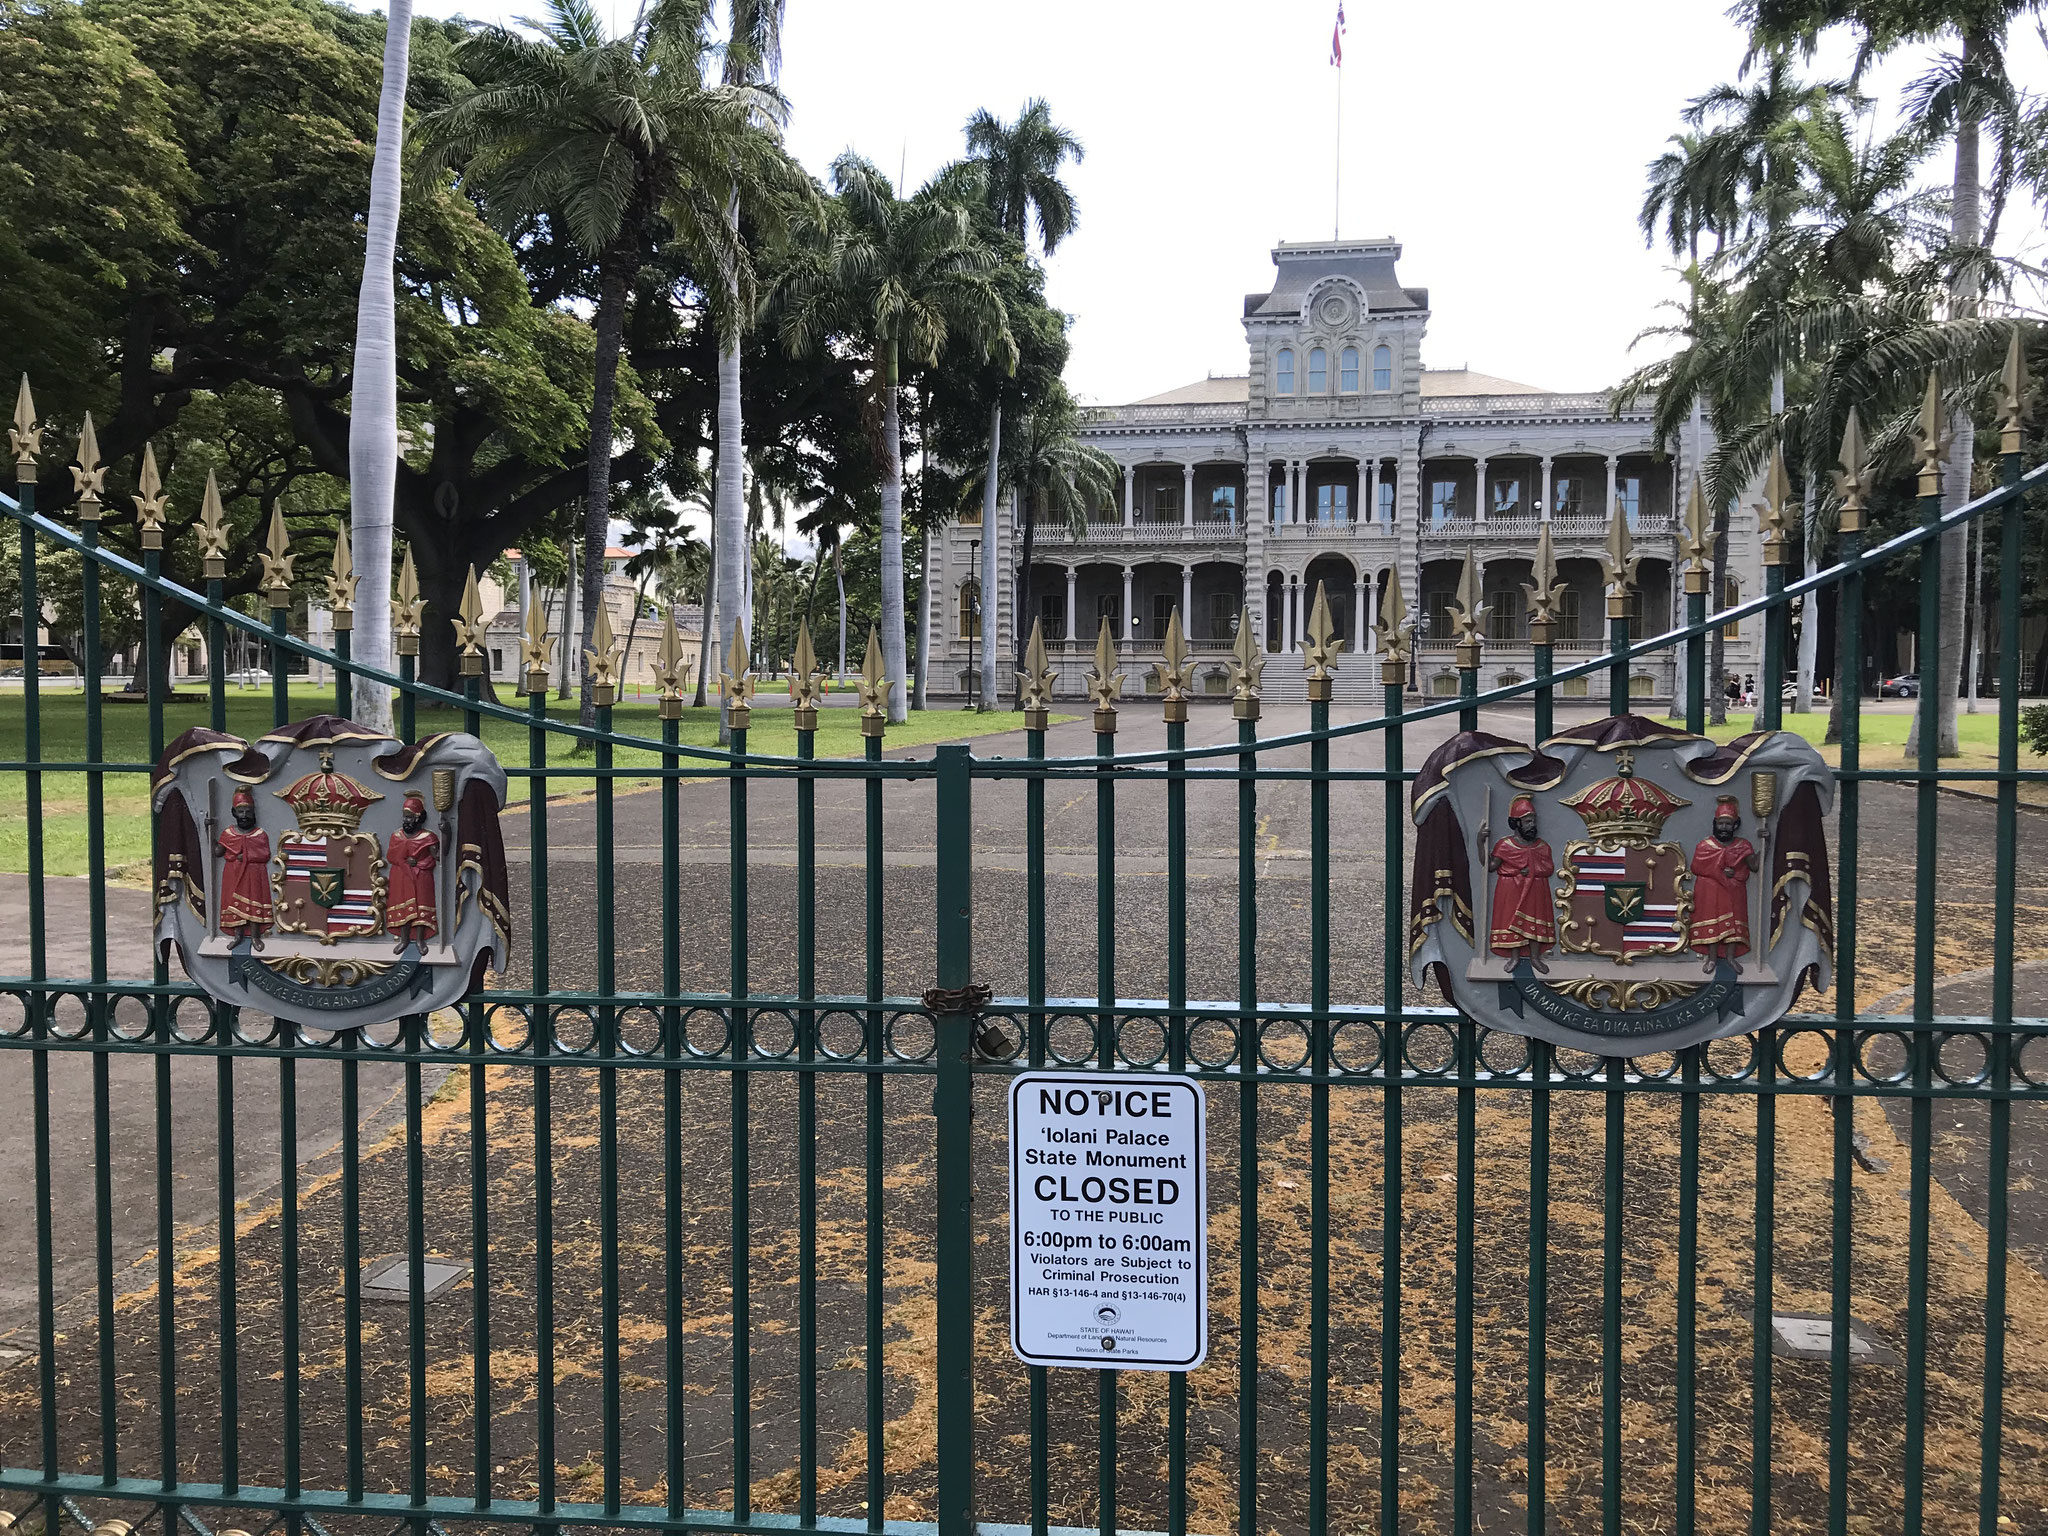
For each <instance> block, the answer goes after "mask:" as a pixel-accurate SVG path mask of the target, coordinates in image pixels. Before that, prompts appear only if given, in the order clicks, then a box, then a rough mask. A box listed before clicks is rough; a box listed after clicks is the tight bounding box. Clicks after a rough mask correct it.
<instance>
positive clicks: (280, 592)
mask: <svg viewBox="0 0 2048 1536" xmlns="http://www.w3.org/2000/svg"><path fill="white" fill-rule="evenodd" d="M291 550H292V541H291V535H290V534H288V533H287V532H285V526H284V509H283V508H282V507H275V506H274V507H272V508H271V509H270V531H269V532H268V534H266V535H265V537H264V540H263V548H262V549H261V550H260V551H259V552H258V554H257V558H258V559H260V560H261V561H262V562H263V583H262V585H263V597H264V601H266V602H267V603H268V604H269V605H270V606H271V607H272V608H289V607H290V606H291V605H292V566H293V565H295V564H296V563H297V556H295V555H293V554H292V552H291Z"/></svg>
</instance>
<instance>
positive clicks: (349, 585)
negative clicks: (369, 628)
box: [327, 519, 356, 634]
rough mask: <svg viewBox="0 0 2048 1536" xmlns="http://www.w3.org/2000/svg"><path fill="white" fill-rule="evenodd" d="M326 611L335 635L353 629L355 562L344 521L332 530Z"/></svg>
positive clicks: (346, 525)
mask: <svg viewBox="0 0 2048 1536" xmlns="http://www.w3.org/2000/svg"><path fill="white" fill-rule="evenodd" d="M327 611H328V613H329V614H331V615H332V616H333V620H334V628H335V632H336V633H337V634H339V633H340V632H341V631H342V630H344V629H353V628H355V623H356V562H355V557H354V556H353V555H352V554H350V552H349V547H348V522H347V520H346V519H343V520H342V522H341V523H340V524H339V525H337V526H336V528H335V530H334V559H333V560H332V562H330V564H329V565H328V568H327Z"/></svg>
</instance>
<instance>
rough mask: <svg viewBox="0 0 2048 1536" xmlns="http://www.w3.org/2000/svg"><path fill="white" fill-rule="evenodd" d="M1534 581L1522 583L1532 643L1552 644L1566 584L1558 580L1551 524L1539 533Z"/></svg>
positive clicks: (1538, 530)
mask: <svg viewBox="0 0 2048 1536" xmlns="http://www.w3.org/2000/svg"><path fill="white" fill-rule="evenodd" d="M1531 574H1532V575H1533V576H1534V577H1535V578H1536V579H1535V580H1534V581H1533V582H1526V581H1525V582H1523V583H1522V590H1523V591H1524V592H1526V593H1527V594H1528V595H1529V643H1530V644H1531V645H1552V644H1555V643H1556V641H1557V611H1558V606H1559V604H1560V603H1561V602H1562V601H1563V599H1564V594H1565V591H1566V584H1565V583H1564V582H1561V581H1559V580H1558V579H1557V552H1556V550H1555V549H1553V548H1552V547H1551V543H1550V524H1548V523H1545V524H1543V526H1542V527H1540V528H1538V529H1537V530H1536V568H1535V570H1534V571H1532V572H1531Z"/></svg>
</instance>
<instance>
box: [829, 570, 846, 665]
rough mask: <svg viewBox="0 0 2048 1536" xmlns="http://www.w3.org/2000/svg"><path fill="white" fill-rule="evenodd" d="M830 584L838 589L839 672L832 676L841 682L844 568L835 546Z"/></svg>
mask: <svg viewBox="0 0 2048 1536" xmlns="http://www.w3.org/2000/svg"><path fill="white" fill-rule="evenodd" d="M832 584H833V585H834V586H835V587H837V588H838V589H839V670H838V671H837V672H836V673H834V674H833V675H834V676H835V677H837V678H839V679H840V680H841V681H842V682H843V681H845V678H846V566H845V565H844V564H843V563H842V562H841V560H840V550H839V546H838V545H837V544H834V545H833V546H832Z"/></svg>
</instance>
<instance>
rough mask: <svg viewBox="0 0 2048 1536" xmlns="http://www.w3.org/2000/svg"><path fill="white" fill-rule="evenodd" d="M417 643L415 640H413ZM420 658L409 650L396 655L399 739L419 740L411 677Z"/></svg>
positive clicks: (417, 713)
mask: <svg viewBox="0 0 2048 1536" xmlns="http://www.w3.org/2000/svg"><path fill="white" fill-rule="evenodd" d="M413 643H414V644H417V643H418V642H417V640H415V641H414V642H413ZM419 664H420V659H419V657H418V656H417V655H416V654H414V653H413V652H410V651H400V652H399V655H398V736H399V739H400V740H401V741H407V742H412V741H417V740H419V702H420V701H419V698H418V696H417V695H416V694H414V692H413V691H412V690H413V679H414V677H415V676H416V675H417V673H418V671H419Z"/></svg>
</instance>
